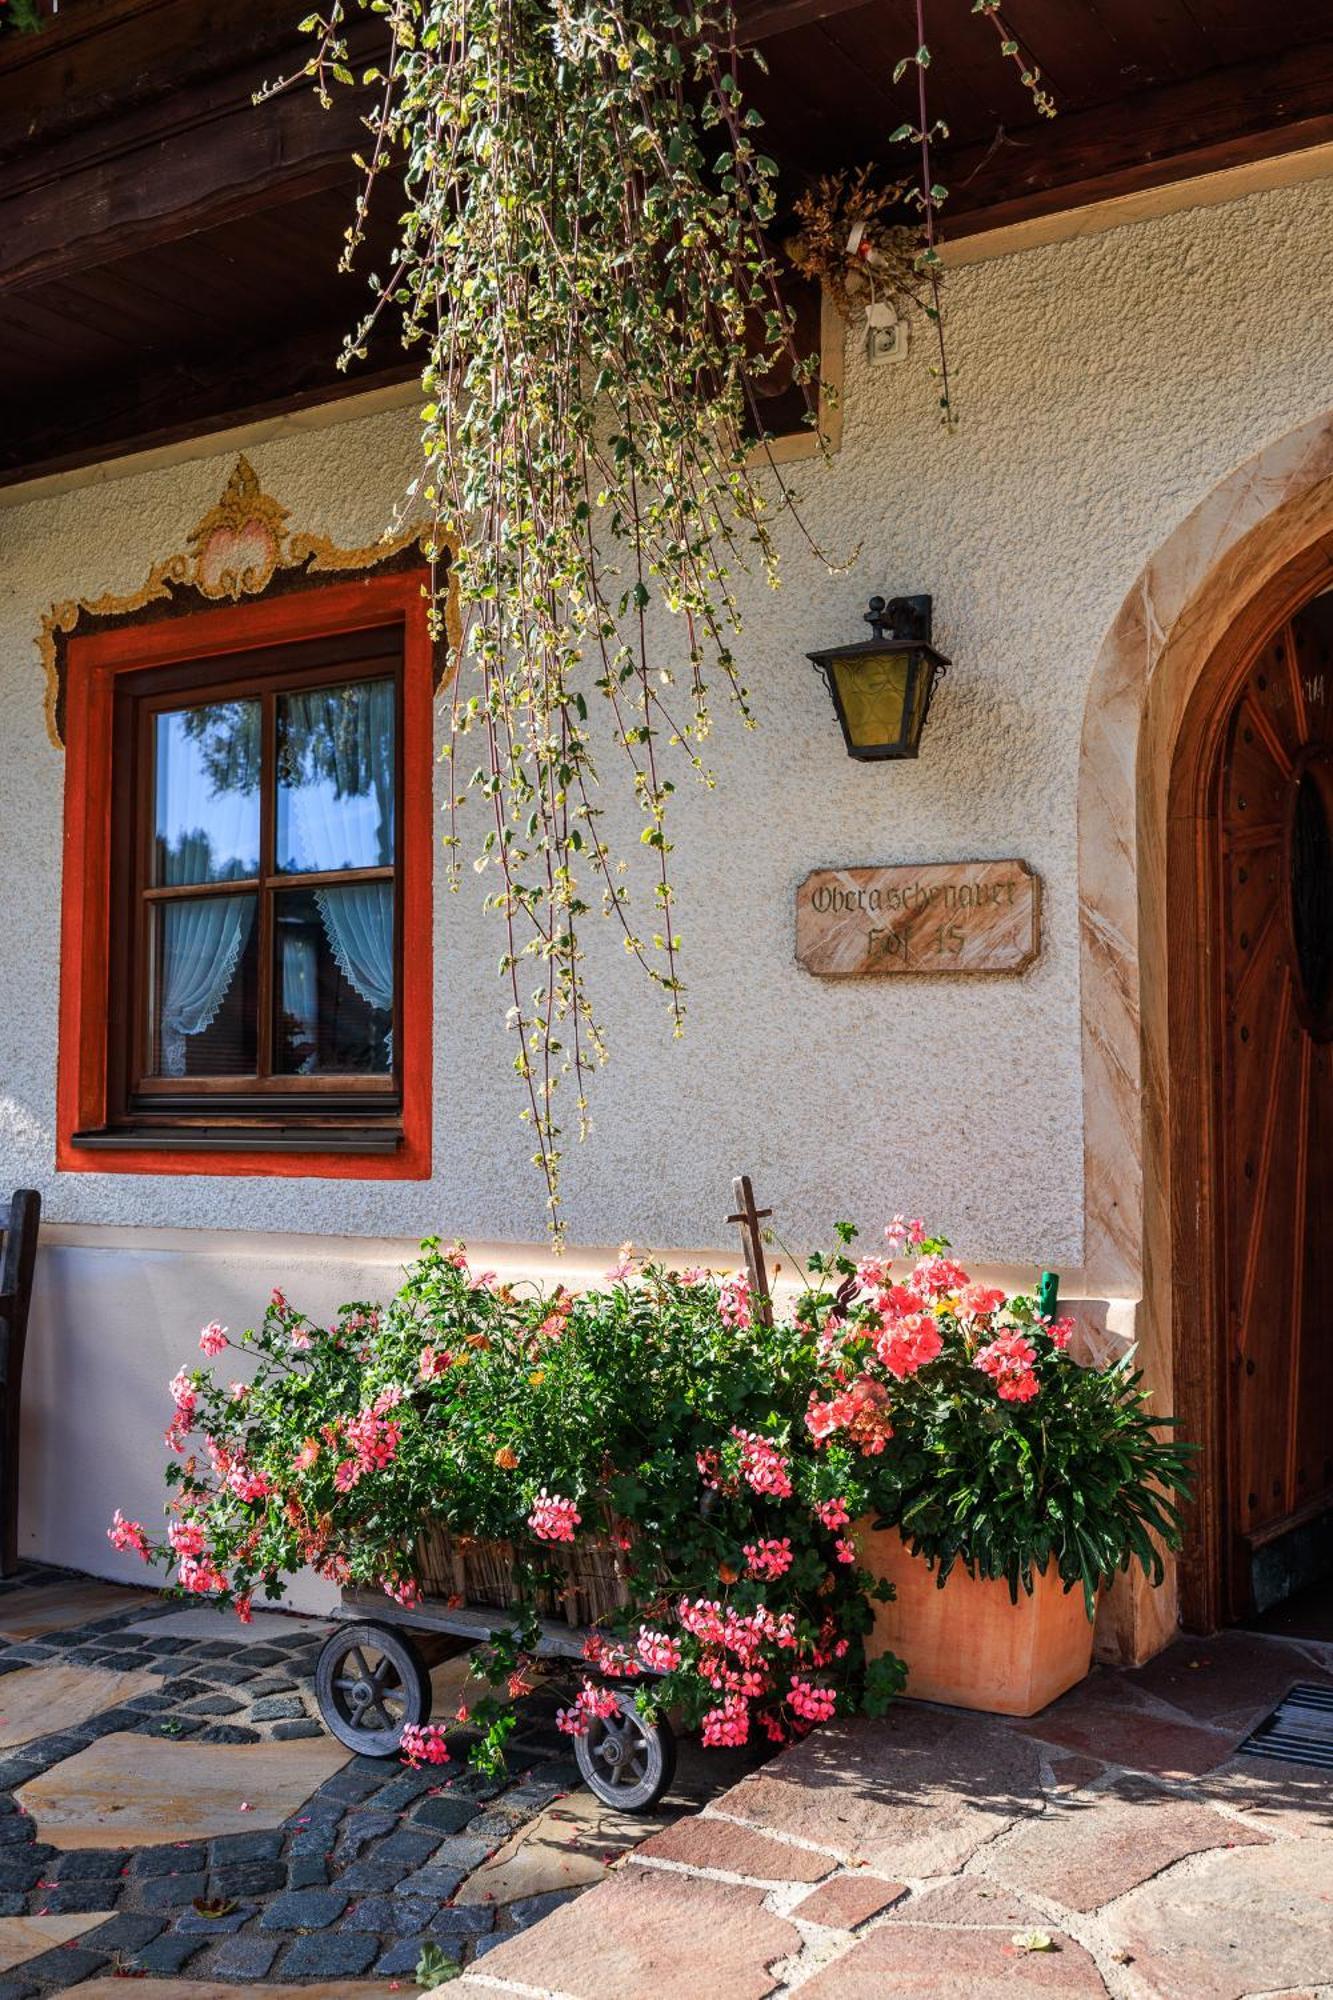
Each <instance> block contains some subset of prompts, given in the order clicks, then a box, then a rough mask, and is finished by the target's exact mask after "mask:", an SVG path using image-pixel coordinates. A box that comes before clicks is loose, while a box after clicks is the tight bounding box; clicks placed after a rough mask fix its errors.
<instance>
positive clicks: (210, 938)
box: [158, 896, 255, 1076]
mask: <svg viewBox="0 0 1333 2000" xmlns="http://www.w3.org/2000/svg"><path fill="white" fill-rule="evenodd" d="M254 919H255V899H254V897H253V896H201V897H199V898H198V900H197V901H195V900H191V901H190V902H182V903H168V904H167V905H166V906H165V909H164V911H163V922H162V1005H161V1013H160V1015H159V1019H158V1037H159V1055H160V1067H161V1074H162V1075H163V1076H184V1075H185V1044H186V1042H187V1040H188V1039H189V1037H190V1036H191V1035H202V1034H203V1032H204V1030H205V1029H206V1028H211V1027H212V1025H213V1023H214V1021H215V1020H216V1019H217V1014H218V1009H219V1008H220V1007H221V1005H222V1003H223V1001H224V1000H225V999H226V997H227V989H228V987H229V986H230V985H231V982H232V978H233V976H234V975H235V971H236V964H237V961H238V959H239V958H240V955H241V953H242V951H243V950H244V949H245V946H246V943H247V942H248V940H249V936H250V929H251V926H252V924H253V923H254Z"/></svg>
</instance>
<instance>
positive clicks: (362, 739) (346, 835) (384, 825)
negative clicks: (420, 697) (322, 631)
mask: <svg viewBox="0 0 1333 2000" xmlns="http://www.w3.org/2000/svg"><path fill="white" fill-rule="evenodd" d="M393 734H394V684H393V682H392V681H391V680H389V681H360V682H356V683H354V684H352V685H350V686H344V687H335V688H318V689H316V690H314V691H313V692H312V693H308V694H284V695H279V697H278V844H277V862H278V867H279V868H280V869H281V870H283V871H284V872H285V873H287V874H293V873H300V874H304V875H313V874H325V873H327V872H329V871H330V870H332V869H336V868H387V867H390V866H391V865H392V862H393V761H394V755H393Z"/></svg>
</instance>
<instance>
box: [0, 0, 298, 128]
mask: <svg viewBox="0 0 1333 2000" xmlns="http://www.w3.org/2000/svg"><path fill="white" fill-rule="evenodd" d="M300 19H301V8H300V5H299V4H298V5H295V6H294V5H293V4H292V0H73V4H70V0H66V4H65V5H63V6H62V7H61V10H60V12H59V13H58V14H57V15H56V16H55V18H54V19H53V20H49V21H47V22H45V23H44V24H43V27H42V29H41V32H40V33H39V34H35V35H6V36H4V37H3V38H0V158H5V159H8V158H11V157H14V158H16V159H17V160H18V163H19V165H20V166H21V165H22V164H23V160H22V157H21V156H24V155H27V154H28V153H29V152H30V151H31V149H32V148H33V147H34V146H37V145H52V144H54V143H55V142H56V141H57V140H60V139H62V138H64V137H66V136H67V135H68V134H69V133H71V132H75V131H78V130H79V129H80V128H81V127H84V126H87V125H89V124H92V123H94V122H97V121H101V120H103V119H106V120H112V121H114V120H116V119H118V118H123V117H124V116H125V115H126V114H127V113H128V112H129V111H131V110H132V109H133V108H134V107H135V106H136V105H139V104H143V103H148V102H151V101H152V100H154V99H163V98H168V97H170V96H172V95H173V94H174V93H175V92H176V91H178V90H183V89H186V88H188V87H189V86H190V85H191V84H193V83H195V82H197V81H198V80H199V79H200V78H202V77H206V76H210V75H216V74H217V73H218V72H219V71H226V70H235V69H239V68H240V67H242V66H243V65H244V64H245V63H247V62H249V61H250V60H252V59H254V58H258V57H261V56H266V55H274V56H275V57H279V58H280V56H281V53H282V52H284V51H285V52H287V53H289V54H290V53H291V52H292V51H294V50H296V49H297V48H299V47H300V39H301V38H300V36H299V35H298V34H297V32H296V30H297V26H298V23H299V21H300Z"/></svg>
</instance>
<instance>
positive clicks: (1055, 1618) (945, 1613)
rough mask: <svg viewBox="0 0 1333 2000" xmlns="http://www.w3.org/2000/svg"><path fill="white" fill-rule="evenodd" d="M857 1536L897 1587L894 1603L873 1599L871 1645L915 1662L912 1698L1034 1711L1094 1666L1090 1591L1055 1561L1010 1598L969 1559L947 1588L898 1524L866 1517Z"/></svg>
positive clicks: (865, 1557)
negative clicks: (1072, 1585)
mask: <svg viewBox="0 0 1333 2000" xmlns="http://www.w3.org/2000/svg"><path fill="white" fill-rule="evenodd" d="M856 1542H857V1548H858V1550H859V1551H860V1558H861V1562H862V1564H863V1566H864V1567H865V1568H866V1569H868V1570H870V1571H871V1573H872V1574H873V1575H874V1576H876V1577H887V1578H888V1580H889V1582H890V1583H892V1584H893V1585H894V1587H895V1589H896V1591H897V1593H898V1594H897V1596H896V1598H895V1599H894V1601H893V1603H892V1604H875V1603H873V1601H872V1604H871V1610H872V1611H873V1612H874V1614H875V1629H874V1632H873V1634H871V1635H870V1636H869V1637H868V1638H867V1640H866V1650H867V1652H868V1653H869V1654H870V1656H871V1658H876V1657H877V1656H878V1655H879V1654H880V1653H896V1654H897V1656H898V1658H899V1659H900V1660H905V1661H906V1662H907V1669H908V1672H907V1697H908V1699H909V1700H912V1699H915V1700H917V1701H943V1702H948V1703H950V1704H951V1705H952V1706H953V1707H955V1708H979V1709H984V1710H986V1711H988V1712H989V1713H991V1714H995V1715H1035V1714H1036V1713H1037V1710H1038V1709H1040V1708H1045V1707H1046V1704H1047V1703H1048V1702H1052V1701H1054V1700H1055V1698H1056V1696H1057V1695H1061V1694H1064V1693H1065V1691H1066V1690H1067V1689H1068V1688H1071V1687H1073V1686H1074V1685H1075V1684H1076V1683H1077V1682H1078V1681H1081V1680H1082V1679H1083V1677H1084V1675H1085V1674H1086V1673H1087V1671H1088V1668H1089V1666H1090V1665H1091V1664H1092V1621H1091V1619H1090V1618H1089V1617H1088V1614H1087V1612H1086V1610H1085V1609H1084V1606H1083V1592H1082V1591H1081V1590H1078V1589H1075V1590H1071V1591H1069V1592H1067V1593H1066V1591H1065V1590H1064V1588H1063V1586H1062V1584H1061V1582H1060V1578H1059V1576H1058V1575H1057V1574H1056V1571H1055V1568H1054V1565H1051V1566H1049V1567H1048V1568H1047V1571H1046V1574H1045V1576H1036V1577H1034V1578H1033V1591H1032V1595H1031V1597H1028V1596H1027V1595H1026V1594H1025V1593H1024V1592H1023V1591H1021V1590H1020V1592H1019V1593H1018V1602H1017V1604H1011V1603H1010V1601H1009V1586H1008V1584H1007V1583H1004V1582H997V1583H991V1582H983V1581H982V1580H981V1579H979V1578H977V1577H971V1576H969V1575H968V1573H967V1571H966V1570H965V1569H964V1568H963V1567H962V1565H961V1564H959V1566H958V1567H957V1568H955V1569H954V1570H952V1571H951V1572H950V1575H949V1581H948V1582H947V1583H946V1584H945V1586H944V1588H943V1590H941V1589H940V1588H939V1587H938V1585H937V1583H936V1572H935V1571H934V1570H933V1569H928V1568H927V1567H926V1564H925V1561H924V1560H923V1558H922V1557H920V1556H913V1555H910V1554H909V1553H908V1550H907V1546H906V1544H905V1543H904V1542H903V1540H902V1537H901V1536H900V1535H899V1534H898V1533H897V1531H896V1530H894V1529H881V1530H876V1529H875V1528H873V1527H872V1526H871V1524H870V1521H869V1519H866V1520H864V1521H859V1522H858V1523H857V1526H856Z"/></svg>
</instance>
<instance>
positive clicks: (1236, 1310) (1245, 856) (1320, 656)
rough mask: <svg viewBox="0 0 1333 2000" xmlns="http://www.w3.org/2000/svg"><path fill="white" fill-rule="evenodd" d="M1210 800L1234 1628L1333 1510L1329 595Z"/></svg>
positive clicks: (1224, 758)
mask: <svg viewBox="0 0 1333 2000" xmlns="http://www.w3.org/2000/svg"><path fill="white" fill-rule="evenodd" d="M1215 801H1216V819H1215V822H1214V824H1215V828H1216V836H1217V837H1216V844H1215V854H1216V860H1217V871H1218V872H1217V905H1216V907H1217V910H1218V912H1219V915H1220V918H1221V939H1220V946H1221V948H1220V950H1219V951H1218V952H1217V954H1216V956H1215V958H1214V965H1215V967H1216V973H1215V1001H1216V1011H1215V1015H1214V1019H1215V1021H1216V1024H1217V1027H1216V1041H1215V1045H1214V1046H1215V1053H1216V1057H1217V1075H1216V1079H1215V1081H1216V1088H1217V1091H1218V1111H1219V1117H1218V1120H1217V1133H1218V1154H1219V1158H1218V1172H1219V1176H1220V1183H1221V1184H1220V1188H1219V1190H1218V1193H1219V1200H1218V1202H1217V1210H1218V1221H1219V1224H1220V1229H1219V1239H1220V1240H1219V1253H1220V1267H1221V1268H1220V1274H1219V1275H1220V1289H1221V1294H1222V1299H1221V1303H1222V1305H1223V1326H1224V1330H1225V1338H1226V1355H1225V1368H1224V1377H1225V1381H1224V1386H1223V1403H1224V1420H1225V1434H1226V1436H1225V1455H1224V1465H1223V1468H1222V1471H1223V1479H1224V1485H1225V1492H1226V1503H1225V1510H1226V1514H1227V1517H1228V1518H1227V1546H1226V1547H1225V1549H1224V1552H1223V1553H1224V1561H1223V1578H1222V1581H1223V1591H1224V1596H1225V1598H1226V1603H1225V1607H1224V1609H1225V1611H1226V1612H1227V1613H1228V1614H1229V1615H1230V1616H1231V1617H1233V1618H1236V1617H1242V1616H1244V1615H1246V1614H1247V1613H1248V1612H1249V1611H1251V1610H1253V1609H1256V1608H1257V1609H1263V1608H1264V1604H1265V1600H1269V1601H1271V1600H1272V1599H1273V1598H1275V1597H1276V1596H1280V1595H1283V1594H1285V1591H1286V1589H1288V1588H1293V1587H1297V1586H1298V1585H1299V1584H1300V1583H1301V1582H1303V1581H1306V1580H1308V1578H1309V1577H1310V1576H1311V1575H1312V1574H1313V1573H1314V1568H1313V1565H1314V1564H1315V1563H1316V1562H1317V1556H1318V1550H1317V1547H1316V1545H1315V1538H1316V1537H1317V1536H1318V1535H1319V1533H1320V1529H1319V1526H1318V1524H1319V1523H1320V1518H1321V1516H1323V1515H1325V1514H1327V1513H1328V1511H1329V1510H1330V1509H1333V594H1331V595H1326V596H1321V597H1317V598H1315V599H1313V600H1312V601H1311V602H1310V603H1309V604H1307V605H1306V606H1305V607H1304V609H1303V610H1301V611H1299V612H1298V613H1297V614H1296V615H1295V616H1294V617H1293V618H1292V619H1290V620H1289V621H1288V622H1287V623H1286V624H1284V625H1283V626H1282V627H1281V629H1280V630H1279V631H1278V632H1277V633H1276V634H1275V636H1274V637H1273V639H1272V640H1271V641H1270V642H1269V644H1268V645H1267V646H1265V648H1264V649H1263V651H1262V653H1261V654H1260V655H1259V657H1258V658H1257V659H1256V661H1255V662H1254V664H1253V666H1252V668H1251V669H1250V671H1249V673H1248V674H1247V675H1246V678H1245V681H1244V683H1243V685H1242V687H1241V689H1240V691H1239V693H1238V694H1237V695H1236V697H1235V698H1234V706H1233V709H1232V712H1231V714H1230V716H1229V718H1228V722H1227V727H1226V730H1225V734H1224V737H1223V745H1222V755H1221V761H1220V768H1219V770H1218V774H1217V786H1216V793H1215ZM1256 1599H1257V1601H1256Z"/></svg>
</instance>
